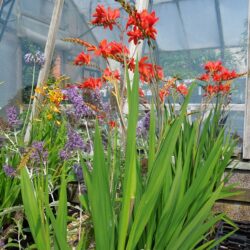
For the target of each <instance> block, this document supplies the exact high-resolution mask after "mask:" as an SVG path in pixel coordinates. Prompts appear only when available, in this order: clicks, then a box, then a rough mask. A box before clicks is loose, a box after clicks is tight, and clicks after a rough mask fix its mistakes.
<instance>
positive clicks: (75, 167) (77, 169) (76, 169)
mask: <svg viewBox="0 0 250 250" xmlns="http://www.w3.org/2000/svg"><path fill="white" fill-rule="evenodd" d="M73 171H74V173H75V175H76V179H77V181H78V182H83V172H82V167H81V166H80V165H79V164H74V165H73Z"/></svg>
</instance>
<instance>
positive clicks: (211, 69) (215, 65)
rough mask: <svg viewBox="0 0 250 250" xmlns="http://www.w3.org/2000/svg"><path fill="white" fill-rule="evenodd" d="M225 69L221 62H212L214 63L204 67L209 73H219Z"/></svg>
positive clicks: (209, 62) (210, 62) (208, 63)
mask: <svg viewBox="0 0 250 250" xmlns="http://www.w3.org/2000/svg"><path fill="white" fill-rule="evenodd" d="M223 68H224V67H223V66H222V63H221V61H215V62H212V61H208V62H207V63H206V64H205V65H204V69H205V70H206V71H207V72H210V73H212V72H218V71H221V70H222V69H223Z"/></svg>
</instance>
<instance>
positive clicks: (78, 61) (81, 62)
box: [74, 52, 90, 66]
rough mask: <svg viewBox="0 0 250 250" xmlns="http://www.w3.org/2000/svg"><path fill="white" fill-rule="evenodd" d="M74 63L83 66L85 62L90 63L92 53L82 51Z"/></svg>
mask: <svg viewBox="0 0 250 250" xmlns="http://www.w3.org/2000/svg"><path fill="white" fill-rule="evenodd" d="M74 64H75V65H77V66H81V65H84V64H90V55H88V54H85V53H84V52H81V53H80V54H79V55H78V56H77V57H76V58H75V60H74Z"/></svg>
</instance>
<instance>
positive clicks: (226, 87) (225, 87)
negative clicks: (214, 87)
mask: <svg viewBox="0 0 250 250" xmlns="http://www.w3.org/2000/svg"><path fill="white" fill-rule="evenodd" d="M230 90H231V85H230V84H224V85H223V87H222V93H223V94H228V93H229V92H230Z"/></svg>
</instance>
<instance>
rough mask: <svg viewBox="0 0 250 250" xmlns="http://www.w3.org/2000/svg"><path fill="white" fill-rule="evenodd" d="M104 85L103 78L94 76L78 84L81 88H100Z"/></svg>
mask: <svg viewBox="0 0 250 250" xmlns="http://www.w3.org/2000/svg"><path fill="white" fill-rule="evenodd" d="M101 87H102V80H101V78H93V77H90V78H88V79H86V80H85V81H84V82H83V83H81V84H80V85H78V88H79V89H84V88H87V89H100V88H101Z"/></svg>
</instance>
